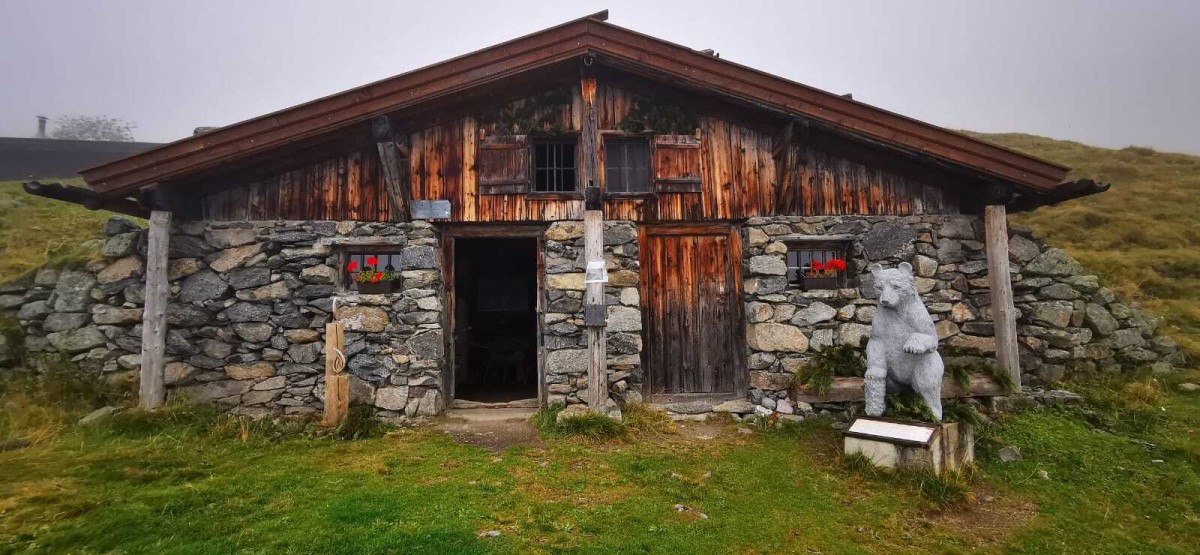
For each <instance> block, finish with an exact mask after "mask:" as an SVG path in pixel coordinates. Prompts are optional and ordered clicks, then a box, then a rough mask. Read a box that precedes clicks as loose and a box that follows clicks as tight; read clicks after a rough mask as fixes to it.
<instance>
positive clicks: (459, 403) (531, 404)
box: [450, 399, 538, 409]
mask: <svg viewBox="0 0 1200 555" xmlns="http://www.w3.org/2000/svg"><path fill="white" fill-rule="evenodd" d="M450 408H454V409H536V408H538V400H537V399H517V400H515V401H506V402H500V403H481V402H479V401H468V400H466V399H455V400H454V404H453V405H451V406H450Z"/></svg>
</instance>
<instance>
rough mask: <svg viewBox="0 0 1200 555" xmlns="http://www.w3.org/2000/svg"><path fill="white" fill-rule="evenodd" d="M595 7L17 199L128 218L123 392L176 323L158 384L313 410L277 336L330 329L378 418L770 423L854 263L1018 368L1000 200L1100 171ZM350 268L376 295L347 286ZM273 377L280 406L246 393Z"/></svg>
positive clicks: (1055, 195)
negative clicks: (525, 405) (131, 343)
mask: <svg viewBox="0 0 1200 555" xmlns="http://www.w3.org/2000/svg"><path fill="white" fill-rule="evenodd" d="M606 19H607V14H606V13H605V12H602V13H600V14H595V15H592V16H588V17H584V18H581V19H578V20H574V21H570V22H568V23H564V24H562V25H558V26H555V27H552V28H549V29H545V30H543V31H539V32H537V33H533V34H531V35H527V36H524V37H521V38H518V39H515V40H512V41H509V42H506V43H503V44H499V45H496V46H493V47H489V48H486V49H484V50H480V51H477V52H473V53H470V54H467V55H464V56H460V57H457V58H454V59H451V60H447V61H445V62H442V63H438V64H435V65H432V66H429V67H426V68H422V69H419V70H415V71H412V72H409V73H405V74H402V75H398V76H396V77H392V78H389V79H385V80H383V81H379V82H375V83H371V84H369V85H365V86H363V87H359V88H356V89H352V90H349V91H346V92H343V93H339V94H335V95H332V96H329V97H326V98H322V99H319V100H315V101H312V102H309V103H306V104H302V105H299V106H296V107H293V108H289V109H286V110H282V111H280V112H276V113H273V114H268V115H265V116H262V117H259V118H255V119H252V120H248V121H245V122H242V123H238V124H234V125H230V126H227V127H223V128H219V129H216V130H212V131H209V132H205V133H202V134H199V135H196V136H193V137H190V138H188V139H184V140H181V141H178V142H175V143H171V144H167V145H165V146H162V147H159V148H155V149H153V150H150V151H148V152H144V153H141V154H138V155H135V156H131V157H128V158H125V159H122V160H118V161H115V162H112V163H109V164H105V165H102V166H98V167H95V168H92V169H89V170H86V171H84V172H83V176H84V178H85V180H86V182H87V188H86V189H68V188H61V187H53V186H41V187H38V186H36V185H35V186H32V187H31V189H32V190H33V191H34V192H36V193H37V194H43V195H46V196H52V197H55V198H61V199H64V200H69V201H73V202H80V203H85V204H87V205H88V206H91V207H94V208H100V207H102V208H107V209H111V210H116V211H121V212H126V213H131V214H136V215H141V216H149V217H150V222H151V223H150V226H151V227H150V230H149V248H148V249H147V252H146V253H145V257H146V273H145V275H146V280H145V300H144V305H145V322H144V326H143V327H142V328H141V330H142V333H143V334H144V336H143V338H144V340H143V343H142V366H141V368H142V373H143V374H142V376H143V393H144V399H145V402H146V403H147V404H149V405H154V404H155V403H157V402H161V399H162V392H161V384H162V381H163V379H164V378H163V367H164V365H166V364H169V363H173V362H174V363H177V364H189V365H191V366H198V364H197V363H198V362H199V360H200V359H197V358H196V357H200V356H202V355H200V354H189V353H188V352H187V350H186V349H183V350H182V351H180V350H179V349H176V352H172V349H171V345H170V341H167V340H166V339H165V337H166V336H167V334H169V333H173V332H174V333H178V334H181V337H182V338H184V339H186V340H192V341H200V340H204V341H222V342H224V343H225V344H226V345H227V346H228V347H229V348H228V349H213V352H218V353H227V354H226V355H225V357H217V358H218V359H219V362H220V364H212V363H210V364H208V366H209V367H208V368H204V369H202V370H200V371H197V372H193V373H191V374H188V376H189V377H185V378H183V379H173V378H171V377H170V376H168V377H167V378H166V380H167V381H168V382H173V383H171V385H172V386H175V387H178V388H181V390H188V391H189V392H190V396H191V397H192V398H204V399H213V400H218V401H220V402H226V403H229V404H232V405H236V406H239V407H242V408H246V409H247V410H249V409H251V408H254V407H258V408H259V409H261V410H265V411H287V412H304V411H306V410H315V409H316V408H317V407H319V406H320V403H321V402H322V399H323V397H322V394H321V393H320V381H321V373H320V372H321V367H320V366H319V365H318V364H317V363H316V362H314V359H315V356H310V355H311V354H312V353H310V352H309V351H310V350H312V349H308V348H302V347H303V346H304V345H306V344H308V343H305V342H303V341H301V340H300V339H301V338H302V337H303V338H305V339H307V340H308V341H310V342H311V334H308V333H302V332H300V331H297V330H310V329H311V330H317V331H321V330H322V329H323V326H324V324H325V323H327V322H329V321H331V320H334V319H340V320H341V321H343V322H344V323H345V324H346V331H347V338H346V347H345V349H344V351H345V355H346V357H347V359H348V360H349V364H348V368H349V371H350V373H351V374H352V375H353V376H355V378H356V380H357V381H356V382H355V383H356V384H357V385H356V386H354V387H352V390H353V394H354V395H355V396H357V397H359V398H360V399H362V400H364V401H365V402H371V403H373V404H374V405H375V406H376V407H378V409H379V410H380V412H381V413H383V414H387V415H396V416H399V415H402V414H403V415H407V416H415V415H425V414H431V413H435V412H438V411H440V410H442V408H443V407H445V406H446V405H447V404H448V403H453V402H455V401H459V402H461V401H464V400H468V401H478V402H511V401H513V400H522V399H534V400H537V401H538V402H539V403H547V402H565V403H588V404H590V405H592V406H593V407H606V408H607V407H610V406H611V403H613V402H614V401H615V402H617V403H620V402H627V401H636V400H642V399H645V400H649V401H654V402H662V403H680V402H690V401H696V400H699V401H702V402H716V401H721V400H728V399H748V400H751V401H753V403H754V404H755V405H760V406H764V407H766V408H767V409H770V410H776V409H782V407H783V404H784V403H785V402H786V394H785V391H786V389H787V387H788V384H790V378H791V375H792V373H794V372H795V371H796V370H797V369H798V368H799V367H801V366H802V365H803V362H804V360H805V359H806V358H807V357H809V356H811V355H812V353H813V352H815V351H817V350H820V349H821V348H824V347H827V346H832V345H835V344H850V345H853V344H855V343H860V342H861V341H862V339H863V336H862V329H863V328H865V327H866V323H868V322H869V315H868V314H866V313H867V312H868V310H866V309H867V308H868V307H869V306H870V305H871V302H870V301H869V298H868V297H869V296H870V293H869V291H868V290H869V289H870V287H869V286H867V287H861V286H862V285H863V279H862V277H861V276H862V274H864V273H865V272H864V269H865V267H866V265H867V264H868V263H870V262H884V263H892V264H894V263H898V262H901V261H909V262H912V264H913V266H914V267H916V268H917V287H918V289H919V291H920V293H921V294H922V296H923V298H925V299H926V302H927V303H940V305H945V306H946V307H949V308H948V309H947V310H946V311H944V312H943V311H939V312H936V313H935V316H936V317H937V318H938V319H939V321H941V320H945V322H947V323H948V324H947V325H946V326H944V328H945V329H946V331H947V335H946V336H945V337H944V340H946V341H947V342H950V343H952V344H954V342H955V341H957V342H958V344H961V345H963V346H965V347H975V348H979V349H980V350H981V351H982V352H985V353H994V354H995V356H996V357H997V359H998V361H999V363H1000V364H1001V365H1002V366H1003V367H1004V368H1006V369H1007V370H1008V371H1010V372H1011V373H1012V375H1013V376H1014V377H1016V378H1017V379H1018V380H1019V379H1020V378H1021V376H1022V374H1021V371H1020V369H1019V360H1020V359H1021V358H1022V356H1023V353H1020V352H1019V346H1018V336H1019V335H1020V333H1021V332H1019V331H1018V329H1017V320H1016V318H1017V315H1016V314H1015V313H1014V311H1013V303H1014V301H1013V293H1012V287H1011V282H1010V279H1009V273H1010V269H1009V267H1008V265H1009V261H1010V255H1009V254H1008V245H1009V241H1010V236H1009V235H1010V234H1009V232H1008V230H1007V228H1006V225H1005V214H1006V211H1010V210H1028V209H1032V208H1035V207H1037V206H1040V205H1044V204H1047V203H1055V202H1060V201H1063V200H1067V199H1070V198H1074V197H1078V196H1082V195H1086V194H1091V193H1095V192H1099V191H1102V190H1104V188H1105V186H1102V185H1097V184H1095V183H1092V182H1090V181H1069V180H1067V173H1068V169H1067V168H1064V167H1062V166H1060V165H1057V164H1053V163H1050V162H1046V161H1043V160H1039V159H1036V158H1033V157H1030V156H1027V155H1024V154H1020V153H1017V152H1013V151H1010V150H1007V149H1004V148H1000V147H997V146H995V145H992V144H989V143H986V142H983V141H980V140H977V139H974V138H971V137H967V136H964V135H961V134H958V133H955V132H952V131H947V130H945V129H941V128H938V127H935V126H932V125H929V124H925V123H922V122H919V121H916V120H912V119H909V118H906V117H903V116H900V115H897V114H894V113H891V112H887V111H884V110H881V109H878V108H874V107H872V106H869V105H867V104H863V103H861V102H857V101H854V100H852V99H850V98H847V97H843V96H839V95H835V94H830V93H826V92H824V91H820V90H817V89H814V88H811V87H807V86H805V85H801V84H799V83H795V82H792V81H789V80H786V79H784V78H781V77H776V76H773V75H769V74H766V73H763V72H760V71H757V70H754V69H751V68H748V67H744V66H741V65H738V64H736V63H732V62H729V61H727V60H723V59H721V58H719V57H718V56H717V55H715V54H713V53H712V52H711V51H698V50H693V49H691V48H687V47H684V46H680V45H676V44H671V43H668V42H665V41H662V40H659V39H656V38H653V37H649V36H646V35H642V34H639V33H637V32H634V31H631V30H628V29H624V28H621V27H618V26H615V25H612V24H609V23H607V22H606ZM372 258H373V259H378V262H377V263H376V264H375V266H377V267H378V268H380V269H384V268H391V269H394V270H395V271H396V274H397V275H398V276H399V279H398V281H397V282H396V284H395V286H394V292H391V293H385V294H383V295H382V296H380V295H372V294H365V293H366V292H365V291H360V285H359V283H357V282H356V281H355V278H356V276H358V275H359V274H358V273H359V272H361V271H362V267H363V266H366V265H368V264H367V261H368V259H372ZM180 260H185V261H188V262H179V261H180ZM835 260H837V261H842V262H844V264H842V265H841V266H842V267H844V269H838V267H839V264H836V263H835V264H833V265H830V262H831V261H835ZM589 261H600V266H602V267H604V268H605V271H604V272H601V271H600V270H599V268H594V269H593V271H591V272H588V271H586V270H588V262H589ZM1025 262H1027V261H1025ZM351 263H354V265H356V266H357V269H356V270H348V269H347V268H348V267H349V266H351ZM185 267H186V268H185ZM1013 271H1014V273H1015V269H1014V270H1013ZM592 274H595V276H593V275H592ZM602 274H606V276H605V275H602ZM593 277H595V278H596V279H592V278H593ZM202 278H203V279H202ZM277 283H279V284H283V285H281V286H275V284H277ZM205 286H207V289H205ZM332 299H337V304H336V306H334V303H333V302H332ZM135 304H137V303H135ZM939 310H940V309H939ZM830 311H832V313H830ZM193 312H195V313H196V315H195V318H184V317H182V316H179V314H191V313H193ZM172 315H175V318H176V320H178V322H176V323H174V324H172V320H171V318H172ZM252 324H253V325H252ZM968 324H978V325H968ZM230 325H232V326H233V327H232V328H230V329H221V328H222V327H227V326H230ZM951 328H953V331H952V332H951ZM260 332H261V333H260ZM964 338H965V339H964ZM314 349H315V348H314ZM203 356H207V357H209V358H212V354H211V353H206V354H204V355H203ZM193 359H195V360H193ZM204 360H206V361H207V360H208V359H204ZM209 362H211V361H209ZM231 367H236V370H233V371H230V368H231ZM221 372H225V373H226V374H227V379H219V378H220V375H219V374H220V373H221ZM214 374H215V375H216V377H213V375H214ZM203 375H208V376H209V378H205V379H203V380H200V379H197V377H198V376H203ZM278 376H284V377H285V378H286V380H283V381H280V380H278V379H277V377H278ZM314 376H315V377H316V378H317V379H316V380H315V381H309V380H310V378H312V377H314ZM1026 377H1027V379H1028V378H1029V375H1028V374H1027V375H1026ZM269 379H276V382H278V383H286V384H287V386H286V389H284V390H283V391H284V392H283V393H280V394H278V395H275V396H274V397H271V398H268V396H263V395H256V396H254V398H253V400H251V399H249V397H251V396H252V394H253V393H254V392H257V391H259V390H257V389H254V386H255V384H258V383H260V382H263V381H265V380H269ZM314 383H315V384H316V385H314ZM213 384H218V385H213ZM305 387H307V388H308V389H307V390H305V389H304V388H305ZM188 388H191V389H188ZM214 389H219V391H216V392H214ZM304 391H308V393H307V394H306V393H304ZM263 399H266V400H265V401H264V400H263ZM283 400H292V401H291V402H283Z"/></svg>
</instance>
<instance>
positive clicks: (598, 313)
mask: <svg viewBox="0 0 1200 555" xmlns="http://www.w3.org/2000/svg"><path fill="white" fill-rule="evenodd" d="M607 319H608V309H606V308H605V307H604V305H599V304H589V305H584V307H583V325H585V326H588V327H600V326H603V325H605V323H606V320H607Z"/></svg>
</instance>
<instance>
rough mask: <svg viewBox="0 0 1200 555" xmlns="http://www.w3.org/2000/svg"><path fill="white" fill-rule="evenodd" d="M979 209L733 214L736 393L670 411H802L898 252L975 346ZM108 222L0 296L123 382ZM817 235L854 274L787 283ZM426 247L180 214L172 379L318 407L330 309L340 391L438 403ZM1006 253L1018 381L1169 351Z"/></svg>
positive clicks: (427, 405)
mask: <svg viewBox="0 0 1200 555" xmlns="http://www.w3.org/2000/svg"><path fill="white" fill-rule="evenodd" d="M981 224H982V222H981V221H980V218H978V217H976V216H914V217H870V216H828V217H771V218H752V219H750V220H749V221H747V222H746V223H745V225H744V226H742V229H741V234H742V246H743V249H742V251H743V257H744V258H743V264H742V274H743V279H744V282H743V293H744V299H745V305H744V308H745V319H746V344H747V349H748V353H747V363H748V366H749V368H748V369H747V371H748V372H749V376H750V378H749V385H750V391H749V395H748V399H746V400H734V401H729V402H727V403H722V404H720V405H716V406H714V405H713V404H712V403H709V402H705V403H683V404H679V403H677V404H675V405H672V406H671V407H668V408H669V409H671V410H673V411H674V412H675V413H678V414H681V415H692V414H699V413H707V412H709V411H725V412H732V413H737V414H745V413H749V412H751V411H758V412H760V413H770V412H780V413H784V414H791V413H794V412H803V411H805V410H807V409H808V407H804V406H800V407H797V406H794V405H793V404H792V403H791V402H790V401H789V400H788V398H787V391H788V389H789V387H790V386H791V383H792V376H793V374H794V373H796V372H797V371H798V370H800V369H801V368H802V367H803V365H804V364H805V362H806V360H808V359H809V358H810V357H812V356H813V353H815V352H819V351H821V350H822V349H826V348H829V347H832V346H835V345H850V346H854V347H858V348H861V347H862V346H863V345H865V342H866V340H867V337H868V335H869V334H870V324H871V322H872V319H873V317H874V314H875V310H876V309H875V306H874V305H875V300H874V299H873V298H872V296H873V295H874V288H873V287H872V286H871V283H870V274H869V273H868V272H866V271H865V269H866V267H867V266H868V264H870V263H874V262H878V263H882V264H883V265H885V266H889V267H894V266H895V265H897V264H898V263H900V262H908V263H910V264H911V265H912V267H913V272H914V274H915V276H916V288H917V292H918V293H919V295H920V298H921V301H922V302H923V303H924V304H925V306H926V307H927V308H928V309H929V312H930V313H931V315H932V317H933V319H934V322H935V325H936V330H937V335H938V338H939V340H940V345H941V348H942V350H943V355H946V361H947V365H950V364H954V363H955V361H956V360H959V361H962V360H972V359H981V360H987V359H988V358H989V357H991V356H992V355H993V354H994V352H995V342H994V339H993V337H992V336H993V328H992V320H991V310H990V306H989V305H990V294H989V289H988V276H987V260H986V254H985V252H984V243H983V231H982V225H981ZM104 231H105V235H106V237H107V239H106V240H105V241H104V244H103V247H102V249H101V254H102V255H103V258H102V259H98V260H95V261H93V262H91V263H89V264H87V265H86V266H85V267H83V268H78V269H65V270H58V269H51V268H46V269H42V270H41V271H39V272H37V274H36V275H35V276H33V278H32V280H31V281H30V282H29V283H25V284H21V285H5V286H0V311H4V312H7V313H9V314H11V315H12V316H13V317H15V318H16V319H17V320H18V322H19V324H20V329H21V333H22V334H23V336H24V337H23V344H24V348H25V349H26V350H27V351H29V352H32V353H42V352H58V353H63V354H65V355H67V356H69V357H71V359H72V360H73V361H75V362H77V363H78V364H79V365H80V367H81V368H82V369H83V370H85V371H87V372H92V373H95V374H97V375H100V376H103V377H104V378H105V379H108V380H111V381H121V380H128V379H133V378H135V377H136V372H137V370H138V367H139V364H140V355H139V352H140V349H141V314H142V306H143V303H144V288H145V286H144V283H143V280H144V270H145V269H144V266H145V263H144V255H145V237H144V234H145V232H144V230H142V229H140V228H138V227H137V226H136V225H134V224H132V223H130V222H128V221H126V220H122V219H118V218H114V219H112V220H110V221H109V222H108V223H107V225H106V226H105V229H104ZM544 239H545V240H544V242H543V245H544V247H543V248H544V251H543V254H544V262H545V275H544V276H543V278H544V282H545V291H546V298H545V299H543V301H544V307H545V309H544V311H543V318H544V320H543V322H542V329H543V353H542V363H543V371H544V374H545V380H546V391H547V401H548V402H550V403H564V404H579V403H582V402H583V399H585V398H586V388H587V361H588V355H587V348H586V344H585V341H584V337H585V335H584V333H583V325H584V324H583V312H584V310H583V296H584V295H583V293H584V289H585V285H584V260H583V250H584V249H583V227H582V222H578V221H560V222H555V223H552V224H549V225H548V227H547V229H546V232H545V236H544ZM821 239H824V240H841V241H846V243H847V257H846V259H847V263H848V266H849V270H848V271H849V275H850V280H849V282H848V285H847V287H846V288H844V289H838V290H816V291H802V290H800V289H799V288H798V287H796V286H794V285H792V284H790V283H789V282H788V280H787V277H786V272H787V266H786V253H787V250H788V245H789V244H792V243H797V242H800V243H802V242H804V241H811V240H821ZM354 245H386V246H388V249H389V250H393V251H395V252H399V253H401V260H402V264H401V265H402V267H401V268H400V274H401V278H402V282H401V284H402V285H401V287H400V288H399V289H398V290H397V292H396V293H394V294H389V295H350V294H347V293H346V292H345V291H344V289H343V288H342V286H341V285H340V284H339V282H340V269H339V254H338V253H339V249H343V248H347V247H353V246H354ZM439 245H440V242H439V237H438V235H437V233H436V231H435V228H434V227H433V226H432V225H431V224H430V223H429V222H424V221H416V222H412V223H366V222H332V221H265V222H186V221H185V222H177V223H176V225H175V226H174V227H173V230H172V235H171V239H170V263H169V267H168V274H169V275H168V279H169V281H170V284H171V293H170V307H169V310H168V316H167V317H168V326H169V331H168V334H167V338H166V341H167V355H168V364H167V368H166V382H167V384H168V388H169V391H170V394H171V395H172V396H174V397H180V396H185V397H186V398H188V399H190V400H193V401H199V402H207V403H215V404H218V405H222V406H226V407H229V409H230V410H231V411H233V412H236V413H240V414H249V415H266V414H312V413H316V412H319V411H320V410H321V407H322V400H323V397H324V383H323V382H324V325H325V324H326V323H327V322H329V321H330V320H331V318H334V317H336V318H338V319H339V320H341V321H342V322H343V323H344V324H345V326H346V353H345V354H346V356H347V362H348V363H347V369H348V372H350V374H351V375H352V380H351V396H352V398H353V400H356V401H358V402H362V403H365V404H368V405H370V406H373V407H374V408H375V410H376V412H377V413H378V414H379V415H381V416H384V417H387V418H390V419H394V420H404V419H410V418H418V417H424V416H428V415H432V414H435V413H438V412H440V411H442V410H443V409H444V406H445V403H446V399H445V397H444V393H443V392H444V391H445V389H444V387H445V383H444V382H445V381H446V377H447V373H446V365H447V357H446V353H445V341H446V330H444V329H443V322H444V321H445V317H444V316H445V315H444V307H445V305H446V303H445V298H444V295H445V284H444V283H443V282H442V279H443V278H442V272H441V267H442V266H441V264H442V263H441V260H440V259H441V255H440V252H441V249H440V247H439ZM1009 251H1010V258H1011V262H1012V269H1011V271H1012V275H1011V278H1012V282H1013V288H1014V297H1015V305H1016V308H1017V311H1018V313H1019V316H1018V320H1017V322H1018V333H1019V340H1020V354H1021V367H1022V370H1023V372H1024V376H1023V381H1024V383H1026V384H1030V385H1041V384H1047V383H1050V382H1054V381H1057V380H1060V379H1062V378H1063V377H1064V376H1065V375H1067V374H1068V373H1070V372H1078V371H1084V372H1090V371H1103V372H1115V371H1119V370H1122V369H1130V368H1135V367H1144V366H1151V367H1155V368H1156V369H1161V368H1164V367H1167V366H1169V365H1172V364H1180V363H1182V362H1184V361H1183V355H1182V354H1181V353H1180V351H1179V349H1178V348H1177V347H1176V346H1175V344H1174V343H1173V342H1172V341H1171V340H1170V339H1168V338H1166V337H1162V336H1159V335H1156V333H1155V332H1156V323H1155V320H1154V319H1153V318H1151V317H1149V316H1147V315H1145V314H1143V313H1141V312H1139V311H1137V310H1135V309H1134V308H1133V307H1131V306H1129V305H1127V304H1125V303H1122V302H1119V301H1118V300H1117V299H1116V297H1115V295H1114V294H1113V292H1112V291H1110V290H1109V289H1107V288H1104V287H1103V286H1101V284H1100V282H1099V280H1098V279H1097V278H1096V277H1095V276H1092V275H1087V274H1086V273H1084V270H1083V268H1082V267H1080V265H1079V263H1077V262H1075V261H1074V260H1072V259H1071V258H1070V256H1068V255H1067V253H1066V252H1065V251H1062V250H1060V249H1055V248H1050V247H1048V246H1047V245H1046V244H1045V243H1044V242H1043V241H1041V240H1040V239H1037V238H1035V237H1033V236H1032V234H1031V233H1030V232H1029V230H1026V229H1021V228H1019V227H1016V226H1013V227H1012V229H1011V236H1010V238H1009ZM604 255H605V259H606V261H607V269H608V276H609V282H608V283H607V285H606V287H605V303H606V305H607V306H606V310H607V316H608V321H607V322H608V326H607V342H606V346H607V361H608V369H609V384H610V394H611V397H612V399H613V400H614V401H616V402H621V403H624V402H637V401H640V400H641V399H642V397H641V388H642V384H643V368H642V362H641V352H642V349H643V339H642V336H643V334H642V331H643V330H642V328H643V322H642V311H641V308H640V306H641V298H640V294H639V282H640V268H639V262H638V260H639V257H638V255H639V253H638V230H637V227H636V225H635V224H634V223H633V222H629V221H609V222H606V223H605V228H604ZM335 299H336V301H337V306H336V307H335V306H334V301H335ZM0 338H2V339H3V341H0V362H4V361H5V360H7V361H9V362H11V361H12V359H13V353H14V352H15V351H16V346H15V345H12V344H11V343H12V342H13V341H14V338H13V337H3V336H0ZM672 407H673V408H672Z"/></svg>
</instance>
